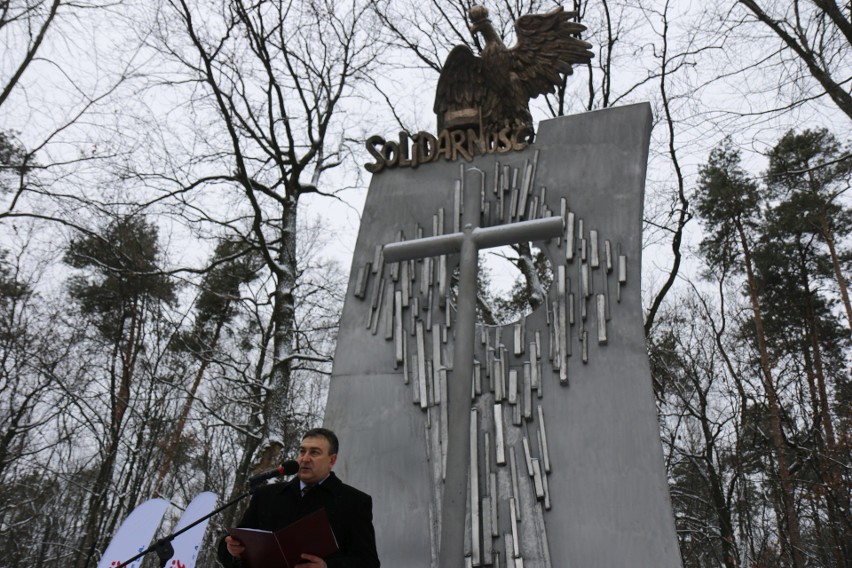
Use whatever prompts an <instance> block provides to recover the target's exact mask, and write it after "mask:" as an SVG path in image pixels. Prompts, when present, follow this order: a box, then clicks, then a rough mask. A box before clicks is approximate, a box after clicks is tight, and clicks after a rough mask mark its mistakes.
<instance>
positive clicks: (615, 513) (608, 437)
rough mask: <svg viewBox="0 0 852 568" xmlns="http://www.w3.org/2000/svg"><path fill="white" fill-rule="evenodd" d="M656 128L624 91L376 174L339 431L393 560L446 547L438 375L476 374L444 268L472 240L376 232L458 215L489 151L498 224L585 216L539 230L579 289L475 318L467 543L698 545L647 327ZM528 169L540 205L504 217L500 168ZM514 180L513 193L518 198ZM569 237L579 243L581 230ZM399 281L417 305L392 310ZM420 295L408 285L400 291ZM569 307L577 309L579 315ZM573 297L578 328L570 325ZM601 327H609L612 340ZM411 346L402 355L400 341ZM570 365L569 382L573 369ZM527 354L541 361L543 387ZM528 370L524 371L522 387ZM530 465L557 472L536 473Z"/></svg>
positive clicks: (490, 211) (612, 559)
mask: <svg viewBox="0 0 852 568" xmlns="http://www.w3.org/2000/svg"><path fill="white" fill-rule="evenodd" d="M650 128H651V113H650V108H649V106H648V105H646V104H641V105H633V106H628V107H620V108H614V109H607V110H602V111H596V112H592V113H587V114H582V115H577V116H571V117H563V118H559V119H554V120H550V121H546V122H542V123H541V125H540V128H539V133H538V138H537V142H536V144H535V145H533V146H532V147H530V148H528V149H526V150H525V151H523V152H513V153H508V154H495V155H488V156H482V157H478V158H476V159H475V160H474V162H473V163H467V162H464V161H463V160H462V161H460V162H456V163H450V162H440V163H438V162H436V163H431V164H427V165H423V166H421V167H420V168H419V169H417V170H411V169H395V170H386V171H384V172H381V173H379V174H377V175H375V176H374V177H373V180H372V183H371V186H370V191H369V194H368V197H367V201H366V205H365V208H364V214H363V219H362V224H361V230H360V233H359V236H358V242H357V245H356V250H355V254H354V259H353V264H352V278H351V281H350V285H349V291H348V294H347V299H346V303H345V306H344V311H343V314H342V318H341V326H340V334H339V339H338V346H337V352H336V355H335V364H334V370H333V375H332V380H331V386H330V391H329V399H328V406H327V409H326V418H325V423H326V425H327V426H328V427H330V428H333V429H334V430H336V431H337V432H338V434H339V435H340V437H341V443H342V450H341V456H340V460H339V461H338V465H337V466H336V470H337V471H338V473H339V475H340V476H341V477H342V478H343V479H344V480H345V481H347V482H349V483H352V484H354V485H355V486H357V487H359V488H362V489H363V490H365V491H367V492H369V493H370V494H372V495H373V498H374V507H375V509H374V514H375V525H376V531H377V540H378V546H379V552H380V555H381V558H382V562H383V564H384V565H386V566H391V567H395V566H404V567H406V568H409V567H410V568H417V567H421V566H422V567H434V566H436V562H437V560H436V559H437V550H438V545H439V543H438V542H437V541H438V540H439V535H440V526H439V522H440V518H441V517H440V504H441V499H440V497H441V490H442V486H441V484H442V482H441V479H442V474H443V471H442V468H443V460H442V456H443V455H444V453H445V452H446V451H447V447H448V446H449V445H450V444H452V443H453V440H452V437H451V436H450V435H449V434H448V432H447V431H446V427H445V414H444V413H445V411H446V402H447V401H446V395H445V394H444V395H443V396H442V393H443V392H445V391H442V388H441V385H442V380H444V378H445V380H447V381H453V380H459V377H455V376H453V373H452V369H451V368H450V367H451V366H452V360H453V359H452V337H453V331H454V328H453V324H454V322H453V315H454V313H453V312H454V308H453V306H452V299H450V300H449V301H447V296H446V294H447V293H448V292H447V290H448V289H449V288H448V287H446V288H445V284H446V281H444V280H443V278H444V276H443V275H444V274H451V273H452V270H453V267H454V266H455V265H456V264H457V258H455V257H452V256H451V257H449V258H447V259H440V258H436V259H434V260H432V261H418V262H414V261H411V262H410V263H409V266H408V267H407V268H406V269H401V268H400V266H399V265H397V266H384V265H382V262H381V261H379V262H378V263H377V262H376V261H377V259H378V257H377V256H376V248H377V247H380V246H381V245H383V244H386V243H391V242H396V241H397V240H398V239H399V235H400V232H401V233H402V234H403V235H404V238H406V239H412V238H415V237H416V236H417V230H418V227H419V228H421V229H422V233H423V236H431V235H433V233H434V230H435V228H436V225H439V224H440V223H439V220H442V221H443V224H442V225H441V226H439V227H437V232H438V233H450V232H453V230H454V222H455V219H457V218H458V215H459V211H458V207H457V205H456V204H457V203H458V187H459V186H460V185H461V186H465V187H466V188H467V189H471V188H475V189H477V190H478V188H479V187H480V185H479V184H480V183H481V181H480V180H481V178H480V174H479V173H477V172H473V171H470V168H472V167H476V168H478V169H480V170H481V171H482V172H484V174H485V193H484V198H483V225H495V224H501V223H506V222H511V221H515V220H523V219H530V218H534V217H539V216H542V215H547V214H549V213H550V212H552V214H556V215H563V216H564V218H565V220H566V225H568V221H569V220H572V221H573V224H572V225H570V228H566V233H565V235H564V237H563V238H562V239H559V240H551V241H548V242H547V243H540V244H539V246H540V247H541V248H542V249H543V250H545V251H546V252H547V254H548V256H549V257H550V259H551V263H552V265H553V266H554V269H555V270H556V271H557V272H558V270H559V268H558V267H560V266H562V267H564V268H563V270H564V271H565V272H564V274H565V276H566V285H565V288H564V295H561V296H560V290H559V289H558V286H557V285H554V286H552V287H551V289H550V291H549V295H548V304H547V306H546V307H542V308H540V309H539V310H537V311H536V312H534V313H533V314H531V315H530V316H528V317H527V318H526V321H525V322H523V323H522V324H519V327H518V328H517V329H516V327H515V326H514V325H508V326H503V327H502V328H487V327H480V329H479V330H478V341H477V345H478V349H479V353H478V355H477V360H478V368H479V378H480V385H481V388H480V392H479V393H478V394H477V395H476V396H475V397H473V400H472V401H461V403H463V404H470V405H471V408H472V409H473V410H474V411H475V413H474V414H473V417H474V419H475V422H474V431H473V433H472V436H471V440H472V441H473V448H474V449H475V452H476V459H475V463H474V465H475V468H474V471H475V472H476V476H475V478H474V483H473V492H474V495H475V498H474V499H473V500H472V502H473V507H472V513H471V512H469V517H470V518H472V519H473V520H474V522H473V523H472V526H473V528H471V521H470V519H469V520H468V536H467V541H466V542H467V544H466V551H467V553H468V556H469V558H468V559H467V560H465V559H463V558H460V559H459V563H458V566H464V565H465V562H466V561H467V562H469V563H470V564H471V565H474V566H476V565H483V566H486V565H489V566H490V565H494V563H495V562H499V564H500V566H501V567H506V566H514V565H515V564H514V563H515V562H516V558H515V557H516V554H517V557H519V558H522V559H523V566H525V567H526V568H531V567H548V566H554V567H571V566H573V567H581V568H595V567H601V568H613V567H620V566H648V567H651V566H653V567H655V568H665V567H676V566H680V565H681V564H680V557H679V552H678V549H677V540H676V537H675V530H674V522H673V518H672V512H671V505H670V501H669V495H668V487H667V485H666V478H665V471H664V468H663V456H662V450H661V445H660V441H659V431H658V426H657V421H656V412H655V407H654V399H653V392H652V386H651V377H650V371H649V365H648V359H647V352H646V350H645V344H644V337H643V331H642V307H641V300H640V283H639V276H640V274H641V265H640V261H641V230H642V204H643V191H644V179H645V169H646V163H647V153H648V141H649V137H650ZM536 156H537V158H536ZM495 165H497V167H496V168H495ZM528 166H531V167H529V168H528ZM505 168H508V169H505ZM515 169H517V170H518V172H519V173H518V180H519V181H518V185H519V186H520V189H521V190H522V189H523V180H524V176H525V174H527V171H528V170H529V172H530V173H529V175H530V177H531V178H532V177H533V176H534V179H531V183H530V184H529V187H530V191H529V193H528V195H527V196H526V207H525V209H524V212H523V213H522V214H521V215H517V216H515V217H513V218H511V219H509V218H508V216H507V215H504V217H503V219H502V220H501V219H500V218H498V217H499V216H498V214H497V213H498V211H499V207H500V205H499V204H500V195H499V193H494V191H493V189H492V188H493V187H494V186H495V181H496V182H497V185H498V186H501V185H502V177H503V173H504V172H506V173H508V174H509V176H508V179H509V182H511V180H512V178H513V172H514V170H515ZM495 172H499V175H497V176H496V178H497V179H496V180H495ZM508 185H509V186H510V187H511V185H512V184H511V183H509V184H508ZM542 188H545V190H544V191H542ZM511 193H512V192H511V189H510V190H509V191H507V192H505V193H504V194H503V199H504V207H505V206H506V204H507V203H510V202H511ZM518 201H519V202H521V201H523V199H522V198H521V197H520V195H519V197H518ZM534 207H535V210H533V208H534ZM548 210H549V211H548ZM571 239H573V242H574V246H573V247H568V246H567V245H568V243H569V242H571ZM592 240H594V241H596V246H593V245H592ZM607 243H608V244H607ZM569 248H570V253H568V252H566V251H567V249H569ZM607 248H608V249H609V250H610V251H611V257H610V258H611V260H612V265H611V269H608V267H607V264H606V254H605V251H606V250H607ZM584 251H585V252H584ZM595 253H597V255H595ZM619 256H622V257H623V259H622V261H623V272H622V273H621V274H620V273H619ZM596 260H599V261H600V262H599V263H596ZM368 263H369V267H368ZM444 263H446V264H445V265H444ZM377 264H378V265H380V266H378V269H377ZM424 266H425V268H426V270H424ZM444 267H445V270H444ZM408 269H411V270H408ZM373 270H376V272H375V273H374V272H373ZM407 271H408V272H409V275H413V276H412V277H411V278H406V276H407V274H406V272H407ZM359 273H360V274H361V275H362V277H361V278H359ZM586 277H588V282H589V284H588V287H587V288H585V289H584V278H586ZM424 280H425V281H426V283H427V284H425V285H424ZM429 282H431V286H430V285H429V284H428V283H429ZM587 292H588V293H587ZM397 293H398V295H397V296H395V294H397ZM599 298H600V299H599ZM395 299H396V304H397V308H400V307H401V309H398V310H394V304H395V301H394V300H395ZM403 299H406V300H408V302H407V304H405V305H402V306H400V304H401V301H402V300H403ZM418 302H419V304H418ZM598 302H601V304H600V305H601V312H600V313H601V320H600V321H599V319H598V315H597V314H598ZM572 309H573V312H574V315H575V317H574V320H573V323H571V322H568V321H567V317H568V314H569V313H570V312H571V310H572ZM584 311H585V315H586V318H585V319H583V313H584ZM560 313H564V314H565V316H566V322H565V324H566V325H565V330H566V331H567V332H568V333H567V334H566V335H567V336H566V335H562V336H560V335H559V332H558V331H555V330H559V329H560V326H559V316H560ZM604 315H605V316H606V317H604ZM418 329H419V331H418ZM601 331H605V339H606V340H605V342H600V341H599V336H600V335H601V333H600V332H601ZM584 332H585V337H586V338H587V342H586V344H585V345H586V353H585V356H584V344H583V342H582V338H583V337H584ZM521 333H522V334H523V337H522V338H521V341H520V342H518V341H516V339H517V338H518V337H517V334H521ZM536 342H537V345H538V346H539V347H540V357H535V356H532V355H531V350H530V343H536ZM501 345H502V346H503V349H501V347H500V346H501ZM489 348H490V350H489ZM400 349H404V352H405V358H404V359H405V360H404V361H397V358H398V357H397V353H399V352H400V351H399V350H400ZM560 350H561V352H562V353H563V354H564V357H560V355H559V352H560ZM569 351H570V356H569V355H568V353H569ZM516 352H517V353H516ZM561 361H564V365H560V362H561ZM426 363H428V365H427V364H426ZM560 366H562V367H563V369H562V370H560V369H559V367H560ZM441 369H444V370H445V372H444V373H442V372H441ZM533 369H535V371H533ZM565 369H567V377H568V379H569V381H568V383H569V384H568V385H567V386H566V385H565V384H563V382H561V381H560V377H562V378H563V379H564V378H565ZM525 370H526V372H527V376H530V375H531V379H532V378H533V377H538V378H539V381H540V382H539V383H538V385H539V388H538V389H532V390H530V391H529V392H528V393H525V392H524V389H523V377H524V376H525V375H524V373H525ZM511 371H514V372H515V373H516V374H517V377H518V378H519V384H520V386H519V387H518V391H517V392H516V393H511V394H510V393H509V392H507V391H508V390H509V388H510V385H511V384H512V383H511V381H510V375H511ZM501 379H502V380H501ZM461 380H471V378H469V377H468V378H462V379H461ZM421 381H422V384H421ZM473 388H474V387H472V390H473ZM424 397H425V398H424ZM510 398H511V399H512V400H510ZM424 401H425V402H424ZM453 403H454V401H450V404H453ZM495 415H496V417H497V418H495ZM542 419H544V421H543V422H542ZM513 454H514V462H515V466H516V467H515V468H514V469H515V470H516V475H514V476H513V473H512V470H513V468H512V461H513V459H512V455H513ZM527 456H529V458H530V459H529V460H528V459H527ZM546 466H549V471H546V469H547V468H546ZM528 467H530V468H533V469H534V468H538V469H539V471H540V475H532V476H530V475H529V473H528ZM537 491H538V493H537ZM492 506H493V511H492V508H491V507H492ZM513 508H514V509H513ZM513 510H514V511H515V515H514V516H513V515H512V511H513ZM513 519H514V520H513ZM516 549H517V550H516ZM507 551H508V552H507ZM507 560H508V562H507ZM442 568H446V567H442Z"/></svg>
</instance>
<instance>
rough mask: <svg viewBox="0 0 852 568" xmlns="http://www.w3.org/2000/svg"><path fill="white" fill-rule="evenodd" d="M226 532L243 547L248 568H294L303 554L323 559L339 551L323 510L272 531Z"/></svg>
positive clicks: (230, 530) (233, 529) (300, 560)
mask: <svg viewBox="0 0 852 568" xmlns="http://www.w3.org/2000/svg"><path fill="white" fill-rule="evenodd" d="M228 533H229V534H230V535H231V536H232V537H234V538H236V539H238V540H240V541H241V542H242V543H243V544H244V545H245V547H246V551H245V552H244V553H243V555H242V556H241V559H242V561H243V564H244V565H245V566H247V567H248V568H293V567H294V566H296V565H297V564H298V563H299V562H304V560H302V554H303V553H305V554H313V555H314V556H319V557H320V558H325V557H326V556H328V555H330V554H333V553H335V552H336V551H337V549H338V545H337V539H336V538H335V537H334V532H333V531H332V530H331V524H329V522H328V513H326V512H325V509H319V510H317V511H314V512H313V513H311V514H310V515H307V516H305V517H302V518H301V519H299V520H298V521H296V522H294V523H291V524H289V525H287V526H286V527H284V528H283V529H280V530H277V531H275V532H271V531H262V530H257V529H242V528H232V529H228Z"/></svg>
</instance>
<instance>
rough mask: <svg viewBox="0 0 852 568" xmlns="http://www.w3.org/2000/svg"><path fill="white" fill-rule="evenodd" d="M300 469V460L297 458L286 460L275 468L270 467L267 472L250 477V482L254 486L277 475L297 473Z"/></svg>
mask: <svg viewBox="0 0 852 568" xmlns="http://www.w3.org/2000/svg"><path fill="white" fill-rule="evenodd" d="M298 471H299V462H297V461H296V460H286V461H284V462H282V463H281V465H279V466H278V467H277V468H275V469H270V470H269V471H267V472H264V473H259V474H257V475H254V476H252V477H249V480H248V482H249V485H250V486H251V487H254V486H256V485H258V484H259V483H261V482H262V481H266V480H267V479H274V478H276V477H283V476H285V475H293V474H295V473H298Z"/></svg>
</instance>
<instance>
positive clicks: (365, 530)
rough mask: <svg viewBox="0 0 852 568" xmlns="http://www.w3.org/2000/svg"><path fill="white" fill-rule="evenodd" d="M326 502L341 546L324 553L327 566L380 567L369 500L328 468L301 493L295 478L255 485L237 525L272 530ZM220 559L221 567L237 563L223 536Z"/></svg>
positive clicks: (340, 567) (235, 565)
mask: <svg viewBox="0 0 852 568" xmlns="http://www.w3.org/2000/svg"><path fill="white" fill-rule="evenodd" d="M322 507H325V510H326V512H327V513H328V518H329V522H330V523H331V528H332V530H333V531H334V536H335V537H336V538H337V544H338V546H339V549H338V551H337V552H335V553H334V554H332V555H331V556H328V557H327V558H325V561H326V563H327V564H328V568H379V556H378V553H377V552H376V533H375V530H374V529H373V500H372V498H371V497H370V496H369V495H367V494H366V493H364V492H362V491H359V490H357V489H355V488H354V487H351V486H349V485H346V484H345V483H343V482H342V481H340V479H339V478H338V477H337V476H336V475H335V474H334V472H331V473H330V474H329V476H328V477H327V478H326V480H325V481H323V482H322V483H320V484H319V485H316V486H314V487H313V488H311V490H310V491H308V492H307V493H306V494H305V496H304V497H302V495H301V489H300V486H299V478H298V477H294V478H293V479H292V480H290V481H288V482H287V483H273V484H270V485H265V486H263V487H261V488H260V489H258V490H257V491H256V492H255V494H254V495H253V496H252V498H251V502H250V503H249V506H248V509H246V512H245V514H244V515H243V518H242V520H241V521H240V523H239V525H237V526H239V527H246V528H252V529H262V530H269V531H276V530H278V529H281V528H284V527H286V526H287V525H289V524H290V523H292V522H294V521H297V520H298V519H301V518H302V517H304V516H305V515H308V514H309V513H312V512H314V511H316V510H317V509H320V508H322ZM218 552H219V561H220V562H221V563H222V565H223V566H225V568H238V567H239V566H240V562H239V560H236V559H234V558H233V557H232V556H231V555H230V554H229V553H228V549H227V548H226V546H225V541H224V539H222V540H221V541H220V542H219V551H218Z"/></svg>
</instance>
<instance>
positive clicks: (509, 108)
mask: <svg viewBox="0 0 852 568" xmlns="http://www.w3.org/2000/svg"><path fill="white" fill-rule="evenodd" d="M575 15H576V13H575V12H566V11H565V10H564V8H562V6H558V7H556V8H554V9H553V10H551V11H549V12H547V13H545V14H528V15H525V16H522V17H520V18H518V20H517V21H516V22H515V34H516V36H517V42H516V45H515V46H514V47H512V48H507V47H506V46H505V45H504V44H503V41H502V40H501V39H500V36H499V35H498V34H497V31H496V30H495V29H494V27H493V26H492V25H491V20H490V19H488V10H487V9H486V8H485V7H483V6H473V7H472V8H471V9H470V11H469V12H468V16H469V17H470V22H471V25H470V31H471V33H472V34H474V35H476V34H477V33H479V34H482V37H483V39H484V40H485V45H484V47H483V49H482V54H481V56H476V55H474V54H473V52H472V51H471V50H470V48H469V47H467V46H466V45H457V46H456V47H455V48H453V50H452V51H451V52H450V54H449V55H448V56H447V60H446V62H445V63H444V67H443V69H442V71H441V76H440V78H439V79H438V87H437V89H436V92H435V106H434V111H435V114H436V115H437V116H438V132H441V131H443V130H444V129H447V130H451V131H452V130H458V129H467V128H474V129H476V130H478V131H479V133H480V136H483V137H484V136H487V135H489V134H492V133H495V134H496V133H498V132H500V131H501V130H504V129H507V128H508V129H510V130H511V131H513V132H515V133H516V135H517V134H520V135H521V137H523V138H525V139H527V140H529V141H532V138H533V128H532V116H531V115H530V110H529V101H530V99H532V98H535V97H537V96H539V95H541V94H544V93H553V92H554V91H555V86H556V85H558V84H560V83H561V82H562V76H563V75H570V74H572V73H573V65H574V64H586V63H589V61H591V59H592V57H593V54H592V52H591V51H589V49H590V48H591V47H592V45H591V44H590V43H588V42H585V41H583V40H581V39H579V38H578V37H577V34H579V33H580V32H582V31H584V30H585V29H586V27H585V26H584V25H582V24H579V23H577V22H574V21H572V20H571V18H573V17H574V16H575Z"/></svg>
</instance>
